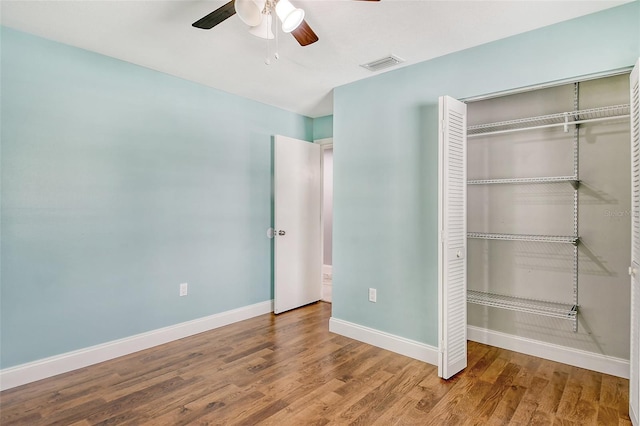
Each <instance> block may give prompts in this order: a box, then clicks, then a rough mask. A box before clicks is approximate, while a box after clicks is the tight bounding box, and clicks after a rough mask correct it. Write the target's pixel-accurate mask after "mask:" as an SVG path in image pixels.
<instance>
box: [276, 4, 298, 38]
mask: <svg viewBox="0 0 640 426" xmlns="http://www.w3.org/2000/svg"><path fill="white" fill-rule="evenodd" d="M276 14H277V15H278V18H280V21H281V22H282V31H284V32H285V33H290V32H291V31H293V30H295V29H296V28H298V27H299V26H300V24H302V21H303V20H304V10H302V9H299V8H297V7H295V6H294V5H292V4H291V2H290V1H289V0H278V2H277V3H276Z"/></svg>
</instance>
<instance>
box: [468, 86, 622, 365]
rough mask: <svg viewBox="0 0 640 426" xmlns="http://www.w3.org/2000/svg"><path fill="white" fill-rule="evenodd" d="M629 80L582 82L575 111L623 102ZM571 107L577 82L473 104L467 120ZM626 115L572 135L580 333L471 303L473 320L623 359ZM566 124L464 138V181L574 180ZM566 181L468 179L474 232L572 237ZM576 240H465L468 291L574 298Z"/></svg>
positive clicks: (567, 324) (568, 325) (565, 324)
mask: <svg viewBox="0 0 640 426" xmlns="http://www.w3.org/2000/svg"><path fill="white" fill-rule="evenodd" d="M628 81H629V80H628V75H626V74H625V75H619V76H614V77H607V78H602V79H597V80H590V81H585V82H581V83H580V84H579V109H586V108H593V107H599V106H608V105H617V104H627V103H629V95H628V93H629V91H628V90H629V87H628V85H629V83H628ZM573 109H574V85H573V84H568V85H563V86H557V87H552V88H547V89H541V90H536V91H530V92H525V93H519V94H515V95H510V96H504V97H500V98H493V99H488V100H483V101H478V102H470V103H469V104H468V113H469V116H468V124H469V125H474V124H480V123H489V122H496V121H503V120H510V119H517V118H523V117H530V116H538V115H544V114H552V113H558V112H563V111H572V110H573ZM629 137H630V136H629V121H628V120H622V121H620V120H618V121H605V122H600V123H587V124H583V125H581V126H580V130H579V170H580V173H579V177H580V180H581V183H580V185H579V187H578V193H579V209H578V211H579V214H578V223H579V232H578V234H579V236H580V243H579V245H578V259H579V269H578V304H579V314H578V331H577V332H574V331H573V323H572V322H571V321H567V320H563V319H558V318H550V317H545V316H539V315H535V314H528V313H522V312H514V311H509V310H503V309H499V308H493V307H486V306H479V305H475V304H469V305H468V323H469V325H473V326H477V327H482V328H487V329H490V330H495V331H499V332H504V333H508V334H513V335H517V336H521V337H526V338H530V339H535V340H540V341H545V342H549V343H553V344H558V345H564V346H569V347H573V348H577V349H581V350H586V351H590V352H595V353H601V354H605V355H608V356H614V357H618V358H622V359H628V358H629V321H630V312H629V291H630V289H629V278H628V275H627V268H628V265H629V262H630V233H631V231H630V229H631V228H630V226H631V221H630V219H631V218H630V208H631V207H630V157H629V155H630V154H629ZM573 152H574V151H573V130H572V128H571V130H570V131H569V132H568V133H565V132H564V131H563V129H562V127H557V128H548V129H538V130H528V131H525V132H517V133H508V134H504V135H492V136H482V137H477V138H472V139H469V141H468V179H470V180H472V179H492V178H496V179H497V178H520V177H543V176H570V175H572V174H573ZM573 194H574V189H573V187H572V185H571V184H570V183H568V182H559V183H547V184H499V185H469V187H468V230H469V232H486V233H507V234H543V235H572V234H573V226H574V220H573ZM573 264H574V256H573V246H572V245H571V244H552V243H538V242H525V241H494V240H480V239H470V240H469V242H468V288H469V289H470V290H479V291H483V292H490V293H498V294H506V295H511V296H518V297H524V298H532V299H542V300H549V301H556V302H566V303H571V301H572V300H573V287H574V286H573Z"/></svg>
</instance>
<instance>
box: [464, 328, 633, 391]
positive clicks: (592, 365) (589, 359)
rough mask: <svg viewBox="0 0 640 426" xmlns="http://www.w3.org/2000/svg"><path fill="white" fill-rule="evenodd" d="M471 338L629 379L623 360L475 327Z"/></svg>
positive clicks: (468, 330)
mask: <svg viewBox="0 0 640 426" xmlns="http://www.w3.org/2000/svg"><path fill="white" fill-rule="evenodd" d="M467 338H468V339H469V340H472V341H474V342H478V343H484V344H487V345H491V346H496V347H498V348H503V349H508V350H510V351H515V352H520V353H523V354H527V355H533V356H536V357H538V358H544V359H548V360H551V361H556V362H561V363H563V364H568V365H573V366H574V367H580V368H586V369H587V370H593V371H597V372H599V373H605V374H610V375H612V376H617V377H622V378H624V379H628V378H629V361H628V360H626V359H622V358H616V357H612V356H606V355H602V354H597V353H594V352H587V351H583V350H580V349H574V348H569V347H566V346H561V345H554V344H552V343H547V342H541V341H539V340H533V339H527V338H524V337H519V336H514V335H512V334H506V333H501V332H499V331H493V330H488V329H486V328H480V327H475V326H471V325H470V326H467Z"/></svg>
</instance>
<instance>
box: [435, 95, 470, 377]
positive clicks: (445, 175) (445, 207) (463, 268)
mask: <svg viewBox="0 0 640 426" xmlns="http://www.w3.org/2000/svg"><path fill="white" fill-rule="evenodd" d="M439 108H440V113H439V119H440V120H439V126H440V129H439V130H440V131H439V178H438V206H439V210H438V226H439V232H440V244H439V249H438V299H439V300H438V302H439V304H438V306H439V312H440V318H439V321H440V327H439V338H440V339H439V340H440V341H439V346H440V355H439V359H438V376H440V377H442V378H444V379H448V378H450V377H452V376H453V375H454V374H456V373H458V372H459V371H461V370H462V369H464V368H465V367H466V366H467V106H466V105H465V104H464V103H462V102H460V101H458V100H456V99H453V98H451V97H449V96H442V97H440V99H439Z"/></svg>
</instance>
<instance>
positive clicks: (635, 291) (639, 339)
mask: <svg viewBox="0 0 640 426" xmlns="http://www.w3.org/2000/svg"><path fill="white" fill-rule="evenodd" d="M639 74H640V60H638V62H637V63H636V66H635V67H634V68H633V71H632V73H631V77H630V78H631V81H630V83H631V84H630V89H631V99H630V100H631V102H630V103H631V218H632V219H631V267H630V268H629V273H630V275H631V356H630V358H629V365H630V371H629V417H631V422H632V424H633V425H634V426H638V425H639V423H638V421H639V420H640V417H639V416H640V217H639V216H638V215H640V87H639V86H640V84H639V83H638V81H639Z"/></svg>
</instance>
